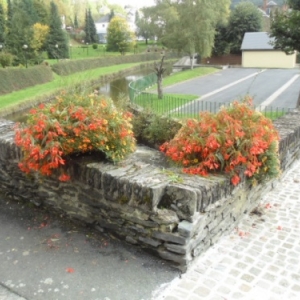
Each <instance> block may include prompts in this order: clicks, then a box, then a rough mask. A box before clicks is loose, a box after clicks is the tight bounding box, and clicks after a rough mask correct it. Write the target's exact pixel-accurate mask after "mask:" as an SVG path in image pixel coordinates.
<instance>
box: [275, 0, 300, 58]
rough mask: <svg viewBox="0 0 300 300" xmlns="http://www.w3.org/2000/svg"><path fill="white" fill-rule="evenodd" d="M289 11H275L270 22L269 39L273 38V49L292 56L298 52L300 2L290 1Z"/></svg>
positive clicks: (299, 45)
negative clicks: (290, 8) (291, 8)
mask: <svg viewBox="0 0 300 300" xmlns="http://www.w3.org/2000/svg"><path fill="white" fill-rule="evenodd" d="M289 3H290V5H291V7H293V8H294V10H291V11H276V12H275V14H274V15H273V19H272V22H271V34H270V36H271V37H274V38H275V40H274V47H275V48H276V49H280V50H283V51H285V52H286V53H287V54H293V53H294V51H295V50H297V51H300V31H299V22H300V1H299V0H290V1H289Z"/></svg>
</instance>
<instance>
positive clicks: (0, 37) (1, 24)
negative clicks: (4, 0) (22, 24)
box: [0, 3, 5, 47]
mask: <svg viewBox="0 0 300 300" xmlns="http://www.w3.org/2000/svg"><path fill="white" fill-rule="evenodd" d="M4 32H5V17H4V9H3V6H2V4H1V3H0V44H1V45H2V47H3V45H4V41H5V36H4Z"/></svg>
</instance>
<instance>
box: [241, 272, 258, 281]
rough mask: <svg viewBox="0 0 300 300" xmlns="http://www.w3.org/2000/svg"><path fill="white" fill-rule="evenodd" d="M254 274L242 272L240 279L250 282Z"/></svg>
mask: <svg viewBox="0 0 300 300" xmlns="http://www.w3.org/2000/svg"><path fill="white" fill-rule="evenodd" d="M254 278H255V277H254V276H252V275H249V274H244V275H243V276H242V277H241V279H242V280H244V281H247V282H252V281H253V280H254Z"/></svg>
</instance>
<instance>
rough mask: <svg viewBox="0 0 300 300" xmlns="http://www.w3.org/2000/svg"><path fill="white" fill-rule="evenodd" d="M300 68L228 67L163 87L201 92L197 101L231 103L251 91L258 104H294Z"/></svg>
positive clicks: (176, 90)
mask: <svg viewBox="0 0 300 300" xmlns="http://www.w3.org/2000/svg"><path fill="white" fill-rule="evenodd" d="M299 75H300V72H299V70H298V69H243V68H229V69H225V70H220V71H219V72H216V73H214V74H211V75H208V76H204V77H198V78H195V79H192V80H188V81H185V82H182V83H179V84H176V85H173V86H170V87H167V88H165V89H164V92H165V93H174V94H176V93H178V94H192V95H198V96H199V99H198V100H196V101H194V103H192V104H191V105H190V106H188V105H186V106H185V112H192V111H193V110H194V109H195V103H197V102H198V103H199V102H210V103H216V104H220V103H228V102H232V101H233V100H239V99H242V98H243V97H244V96H245V95H250V96H251V97H252V98H253V102H254V104H255V105H256V106H262V107H266V106H272V107H273V108H276V107H284V108H295V107H296V104H297V99H298V94H299V90H300V76H299Z"/></svg>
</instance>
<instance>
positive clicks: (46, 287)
mask: <svg viewBox="0 0 300 300" xmlns="http://www.w3.org/2000/svg"><path fill="white" fill-rule="evenodd" d="M0 199H1V200H0V205H1V210H0V262H1V264H0V300H4V299H7V300H23V299H27V300H35V299H37V300H38V299H43V300H52V299H58V300H59V299H72V300H77V299H78V300H79V299H85V300H96V299H98V300H116V299H118V300H141V299H144V300H148V299H150V298H151V294H152V291H153V290H155V289H157V288H158V287H159V286H160V285H161V284H162V283H166V282H170V281H171V280H172V279H174V278H175V277H178V275H179V272H178V270H176V269H173V268H171V267H170V266H169V265H168V264H167V263H166V262H165V261H163V260H160V259H158V258H156V257H154V256H152V255H151V254H148V253H145V252H144V251H142V250H140V249H138V248H137V247H133V246H131V245H127V244H126V243H125V242H120V241H118V240H117V239H115V238H113V236H111V235H109V234H108V233H103V232H99V231H95V230H92V229H90V228H88V227H86V226H83V225H81V224H77V225H76V224H74V223H72V222H70V221H68V220H67V219H66V218H65V217H64V216H63V215H55V214H51V213H49V212H47V211H46V210H43V209H40V208H36V207H33V206H32V205H31V204H25V203H18V202H15V201H12V200H8V199H6V198H5V196H3V195H2V196H1V197H0ZM22 297H23V298H22Z"/></svg>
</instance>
